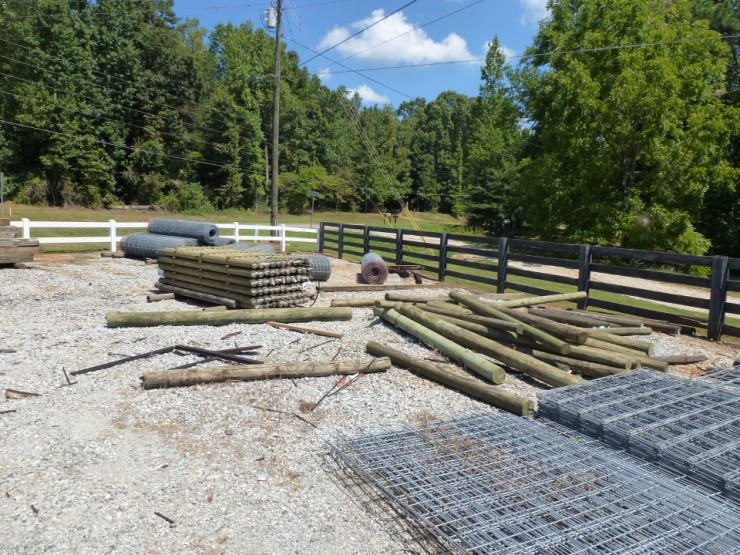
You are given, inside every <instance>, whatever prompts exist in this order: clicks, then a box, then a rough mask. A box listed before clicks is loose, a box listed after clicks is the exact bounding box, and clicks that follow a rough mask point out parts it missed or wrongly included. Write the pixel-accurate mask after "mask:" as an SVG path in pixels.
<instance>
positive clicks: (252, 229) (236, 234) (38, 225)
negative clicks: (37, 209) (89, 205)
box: [11, 218, 318, 252]
mask: <svg viewBox="0 0 740 555" xmlns="http://www.w3.org/2000/svg"><path fill="white" fill-rule="evenodd" d="M11 225H14V226H16V227H20V228H21V232H22V238H23V239H38V240H39V243H40V244H42V245H53V244H65V243H66V244H78V243H107V244H108V245H110V250H111V252H116V249H117V248H118V243H119V242H120V240H121V236H119V235H118V232H119V230H122V229H123V230H127V232H126V233H124V234H123V235H127V234H128V233H129V232H131V230H136V229H146V226H147V225H148V223H147V222H117V221H116V220H108V221H107V222H42V221H31V220H29V219H28V218H21V219H20V220H19V221H16V222H11ZM216 225H217V226H218V228H219V230H220V231H221V237H226V238H233V239H235V240H236V241H237V242H240V241H255V242H256V241H260V242H262V241H271V242H277V243H280V250H281V251H285V245H286V243H316V242H317V240H316V234H317V233H318V229H312V228H309V227H292V226H291V227H289V226H286V225H285V224H281V225H277V226H269V225H246V224H240V223H239V222H233V223H230V224H216ZM32 229H68V230H73V229H105V230H107V235H101V236H96V237H91V236H79V235H72V234H70V235H66V234H65V236H64V237H44V236H38V235H32V234H31V230H32ZM224 231H225V233H224ZM244 231H245V232H247V233H241V232H244ZM260 231H267V232H270V235H260ZM273 231H275V232H277V233H276V234H275V235H272V232H273ZM288 233H300V234H303V235H305V234H308V235H312V237H305V236H301V237H299V236H288Z"/></svg>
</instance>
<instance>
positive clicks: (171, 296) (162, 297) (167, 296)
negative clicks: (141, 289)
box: [146, 293, 175, 303]
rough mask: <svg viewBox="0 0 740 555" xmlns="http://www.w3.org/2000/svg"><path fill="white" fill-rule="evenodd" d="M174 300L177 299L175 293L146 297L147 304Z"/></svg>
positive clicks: (151, 294)
mask: <svg viewBox="0 0 740 555" xmlns="http://www.w3.org/2000/svg"><path fill="white" fill-rule="evenodd" d="M174 298H175V294H174V293H149V294H148V295H147V296H146V302H148V303H156V302H158V301H167V300H170V299H174Z"/></svg>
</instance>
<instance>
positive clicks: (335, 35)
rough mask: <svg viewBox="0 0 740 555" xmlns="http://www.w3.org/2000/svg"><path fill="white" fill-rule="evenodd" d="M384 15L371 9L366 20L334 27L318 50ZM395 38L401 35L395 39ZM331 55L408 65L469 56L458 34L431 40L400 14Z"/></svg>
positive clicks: (355, 38)
mask: <svg viewBox="0 0 740 555" xmlns="http://www.w3.org/2000/svg"><path fill="white" fill-rule="evenodd" d="M384 16H385V12H384V11H383V10H382V9H379V10H374V11H373V12H372V15H370V17H367V18H365V19H361V20H359V21H355V22H354V23H351V24H350V25H349V26H348V27H334V28H333V29H332V30H331V31H329V32H328V33H327V34H326V36H325V37H324V38H323V39H322V40H321V43H320V44H319V46H318V48H319V49H320V50H323V49H325V48H329V47H330V46H332V45H334V44H337V43H338V42H340V41H342V40H344V39H346V38H347V37H349V36H351V35H352V34H353V33H356V32H357V31H359V30H360V29H362V28H363V27H367V26H368V25H370V24H372V23H374V22H376V21H379V20H380V19H382V18H383V17H384ZM399 35H403V36H401V37H399V38H396V37H398V36H399ZM390 39H394V40H390ZM385 41H389V42H385ZM380 43H384V44H380ZM376 45H379V46H376ZM332 52H334V53H335V54H334V56H336V52H339V53H340V54H341V55H342V57H344V56H355V57H356V58H359V59H362V60H373V61H383V62H397V63H398V62H404V63H412V64H414V63H428V62H445V61H451V60H465V59H468V58H471V57H472V55H471V54H470V52H469V51H468V45H467V43H466V42H465V39H463V38H462V37H461V36H460V35H458V34H456V33H450V34H449V35H447V36H446V37H445V38H444V39H442V40H441V41H435V40H434V39H432V38H431V37H429V35H427V34H426V31H424V30H423V29H414V26H413V25H412V24H411V23H409V22H408V21H407V20H406V16H404V15H403V13H402V12H398V13H396V14H393V15H392V16H390V17H389V18H388V19H386V20H383V21H382V22H380V23H378V24H377V25H375V26H374V27H371V28H370V29H368V30H367V31H365V32H364V33H361V34H360V35H357V36H356V37H354V38H351V39H349V40H348V41H347V42H345V43H342V44H340V45H339V46H337V47H336V49H334V50H332ZM329 55H330V56H331V54H329Z"/></svg>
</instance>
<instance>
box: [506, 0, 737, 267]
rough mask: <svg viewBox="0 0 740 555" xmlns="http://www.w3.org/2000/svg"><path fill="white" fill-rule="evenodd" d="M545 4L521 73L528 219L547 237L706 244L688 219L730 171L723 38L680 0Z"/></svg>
mask: <svg viewBox="0 0 740 555" xmlns="http://www.w3.org/2000/svg"><path fill="white" fill-rule="evenodd" d="M551 12H552V17H551V18H550V19H549V20H548V21H546V22H545V23H543V24H542V26H541V27H540V30H539V32H538V34H537V36H536V38H535V42H534V46H533V47H532V48H531V49H530V50H529V52H528V54H530V55H531V56H530V57H528V58H527V59H526V61H525V63H524V65H523V67H522V69H521V73H520V76H519V82H520V85H521V93H522V99H523V101H524V103H525V106H526V110H527V117H528V118H529V120H530V121H531V126H532V130H533V141H532V142H533V143H534V147H533V148H532V149H531V150H530V151H529V155H528V156H527V158H526V159H525V161H524V164H523V175H522V180H521V186H520V193H521V198H522V212H523V214H524V216H523V217H525V218H526V223H527V224H529V226H530V227H531V229H532V230H533V232H534V233H536V234H539V235H541V236H543V237H548V238H556V237H565V238H568V239H572V240H577V241H590V242H596V243H610V244H621V245H624V246H628V247H637V248H658V249H666V250H677V251H682V252H693V253H700V252H705V251H706V249H707V247H708V241H707V240H706V239H705V238H704V237H703V236H702V235H701V234H699V233H698V232H697V231H696V230H695V225H694V224H695V222H696V221H697V220H698V217H699V214H700V211H701V207H702V201H703V198H704V194H705V193H706V191H707V190H708V189H709V188H710V186H712V184H713V183H717V182H722V181H724V180H726V179H727V177H728V172H727V167H728V163H727V161H726V154H727V147H728V144H729V138H730V122H731V121H732V119H733V116H736V114H733V113H732V112H731V110H729V109H728V107H727V106H726V105H724V104H723V103H722V101H721V100H720V99H719V98H718V97H717V95H716V91H717V90H721V89H723V87H724V71H725V67H726V59H727V58H726V52H727V46H726V45H725V44H723V43H722V41H720V40H716V39H717V38H718V34H717V33H716V32H714V31H711V30H709V29H708V26H707V24H706V22H701V21H698V22H697V21H696V20H695V19H694V18H693V17H692V15H691V11H690V6H689V3H688V1H687V0H674V1H671V2H663V1H660V0H610V1H606V0H572V1H570V2H560V1H553V2H551ZM655 43H657V44H655ZM641 44H645V46H641V47H633V46H632V45H641ZM613 46H625V48H621V49H613V48H611V47H613ZM600 49H601V50H600ZM557 52H563V53H557ZM569 52H570V53H569Z"/></svg>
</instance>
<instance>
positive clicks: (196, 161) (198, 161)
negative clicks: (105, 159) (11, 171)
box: [0, 119, 262, 175]
mask: <svg viewBox="0 0 740 555" xmlns="http://www.w3.org/2000/svg"><path fill="white" fill-rule="evenodd" d="M0 124H3V125H10V126H13V127H22V128H24V129H32V130H34V131H43V132H44V133H49V134H50V135H60V136H63V137H67V138H70V139H79V140H82V141H87V142H90V143H97V144H102V145H105V146H111V147H115V148H123V149H125V150H130V151H133V152H143V153H144V154H153V155H155V156H162V157H163V158H170V159H173V160H180V161H184V162H192V163H193V164H203V165H206V166H215V167H219V168H226V169H231V168H235V169H238V170H241V171H243V172H245V173H251V174H259V175H262V171H256V170H250V169H248V168H243V167H240V166H237V165H236V164H221V163H219V162H214V161H213V160H203V159H200V158H187V157H185V156H179V155H176V154H169V153H166V152H157V151H155V150H146V149H143V148H138V147H134V146H128V145H123V144H119V143H113V142H110V141H104V140H102V139H93V138H92V137H84V136H82V135H75V134H73V133H63V132H61V131H54V130H52V129H47V128H45V127H38V126H35V125H28V124H24V123H20V122H17V121H9V120H5V119H0Z"/></svg>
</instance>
